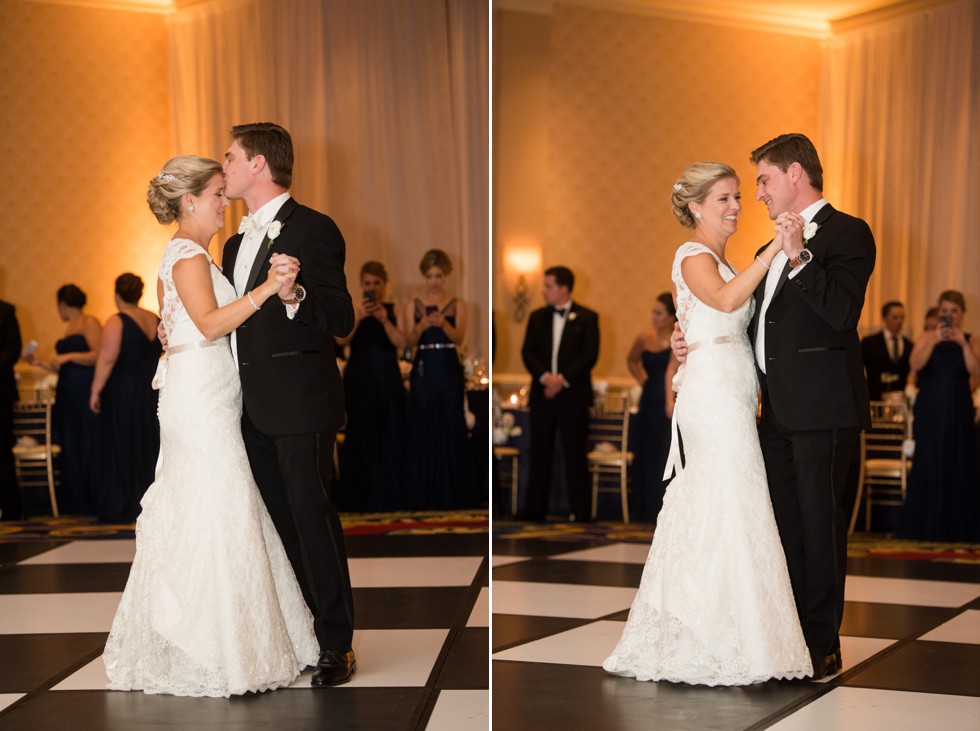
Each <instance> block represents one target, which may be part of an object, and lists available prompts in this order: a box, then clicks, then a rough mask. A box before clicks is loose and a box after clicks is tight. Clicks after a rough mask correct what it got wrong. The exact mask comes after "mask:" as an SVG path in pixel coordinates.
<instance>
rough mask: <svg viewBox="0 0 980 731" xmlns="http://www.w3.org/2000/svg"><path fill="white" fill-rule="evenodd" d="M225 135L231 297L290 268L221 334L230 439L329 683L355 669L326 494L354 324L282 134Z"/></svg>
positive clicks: (226, 262) (332, 237) (272, 130)
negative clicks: (230, 392) (279, 288)
mask: <svg viewBox="0 0 980 731" xmlns="http://www.w3.org/2000/svg"><path fill="white" fill-rule="evenodd" d="M231 135H232V142H231V145H230V146H229V148H228V150H227V152H226V153H225V163H224V174H225V195H226V196H227V197H228V198H232V199H241V200H244V201H245V203H246V205H247V206H248V210H249V214H248V215H247V216H245V218H244V219H242V223H241V227H240V228H239V231H238V234H237V235H235V236H232V237H231V238H230V239H229V240H228V242H227V243H226V244H225V248H224V255H223V261H222V264H223V271H224V274H225V276H226V277H228V279H229V280H230V281H231V283H232V284H233V285H234V286H235V289H236V290H237V292H238V294H239V296H241V295H242V294H243V293H245V292H247V291H249V290H250V289H251V288H252V285H253V283H254V282H256V281H261V280H262V279H264V278H265V276H266V273H267V271H268V269H269V258H270V253H271V252H278V253H282V254H287V255H289V256H292V257H294V258H296V259H298V260H299V262H300V267H301V271H300V274H299V276H298V277H297V279H296V283H297V286H296V287H295V288H294V289H293V292H292V296H291V297H290V299H288V300H280V302H276V301H275V300H270V301H269V302H266V303H265V304H264V305H263V306H262V307H261V308H259V310H258V312H256V313H255V315H253V316H252V317H251V318H250V319H249V320H248V322H246V323H245V324H243V325H241V326H240V327H239V328H238V329H237V330H236V331H235V332H234V333H233V334H232V341H231V342H232V349H233V352H234V354H235V358H236V362H237V365H238V370H239V373H240V375H241V382H242V397H243V408H242V434H243V436H244V440H245V448H246V450H247V452H248V458H249V462H250V463H251V467H252V472H253V474H254V475H255V481H256V483H257V484H258V487H259V491H260V492H261V494H262V498H263V500H264V501H265V504H266V506H267V507H268V509H269V514H270V515H271V517H272V520H273V522H274V523H275V525H276V529H277V530H278V531H279V535H280V537H281V538H282V542H283V546H284V547H285V549H286V554H287V555H288V556H289V560H290V563H291V564H292V566H293V570H294V571H295V573H296V578H297V579H298V580H299V584H300V586H301V587H302V590H303V595H304V597H305V598H306V602H307V604H308V605H309V607H310V611H311V612H312V613H313V628H314V631H315V632H316V636H317V640H318V641H319V643H320V657H319V661H318V663H317V667H316V669H315V670H314V672H313V678H312V685H313V686H314V687H323V686H330V685H339V684H341V683H346V682H347V681H348V680H350V678H351V676H352V675H353V673H354V672H355V670H356V661H355V658H354V652H353V650H352V649H351V640H352V638H353V632H354V604H353V597H352V593H351V585H350V574H349V571H348V567H347V554H346V551H345V548H344V534H343V529H342V528H341V524H340V518H339V516H338V514H337V509H336V507H335V506H334V504H333V502H332V501H331V498H330V486H331V475H332V464H333V444H334V439H335V437H336V433H337V429H338V428H340V427H341V426H343V425H344V421H345V413H344V390H343V386H342V385H341V380H340V373H339V372H338V370H337V362H336V352H335V350H334V337H335V336H337V337H343V336H345V335H347V334H348V333H349V332H350V331H351V329H352V328H353V325H354V309H353V305H352V303H351V298H350V295H349V293H348V291H347V281H346V278H345V276H344V259H345V256H346V253H345V244H344V238H343V236H342V235H341V233H340V230H339V229H338V228H337V225H336V224H335V223H334V222H333V221H332V220H331V219H330V218H329V217H327V216H325V215H323V214H322V213H319V212H317V211H314V210H312V209H310V208H307V207H306V206H302V205H300V204H298V203H297V202H296V201H295V200H294V199H293V198H292V197H290V194H289V186H290V183H291V179H292V167H293V146H292V139H291V138H290V136H289V133H288V132H287V131H286V130H285V129H283V128H282V127H280V126H278V125H275V124H269V123H259V124H245V125H239V126H236V127H234V128H233V129H232V131H231Z"/></svg>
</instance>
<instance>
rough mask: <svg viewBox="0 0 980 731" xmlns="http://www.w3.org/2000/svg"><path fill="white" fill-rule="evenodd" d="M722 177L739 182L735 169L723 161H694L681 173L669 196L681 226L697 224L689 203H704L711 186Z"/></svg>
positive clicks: (691, 226)
mask: <svg viewBox="0 0 980 731" xmlns="http://www.w3.org/2000/svg"><path fill="white" fill-rule="evenodd" d="M724 178H735V182H736V183H737V182H739V181H738V175H737V174H736V173H735V169H734V168H732V166H731V165H726V164H725V163H723V162H696V163H694V164H693V165H691V166H690V167H689V168H688V169H687V170H685V171H684V172H683V173H681V176H680V177H679V178H678V179H677V182H676V183H674V193H673V195H671V197H670V203H671V210H672V211H673V212H674V215H675V216H676V217H677V220H678V221H680V224H681V226H684V227H685V228H695V227H696V226H697V221H695V219H694V214H693V213H692V212H691V207H690V204H691V203H704V199H705V198H707V197H708V191H709V190H711V186H712V185H714V184H715V183H717V182H718V181H719V180H722V179H724Z"/></svg>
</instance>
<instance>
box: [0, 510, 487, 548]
mask: <svg viewBox="0 0 980 731" xmlns="http://www.w3.org/2000/svg"><path fill="white" fill-rule="evenodd" d="M341 520H342V522H343V524H344V534H345V535H349V536H367V535H383V534H387V535H438V534H457V535H458V534H472V533H487V532H488V531H489V525H490V520H489V517H488V514H487V511H486V510H466V511H455V512H449V511H424V512H401V513H361V514H348V515H342V516H341ZM135 536H136V532H135V525H134V524H122V525H117V524H111V523H100V522H99V521H98V520H96V519H95V518H87V517H72V518H38V519H35V520H19V521H8V522H2V523H0V543H15V542H26V541H51V540H73V541H75V540H84V539H86V538H129V539H132V538H134V537H135Z"/></svg>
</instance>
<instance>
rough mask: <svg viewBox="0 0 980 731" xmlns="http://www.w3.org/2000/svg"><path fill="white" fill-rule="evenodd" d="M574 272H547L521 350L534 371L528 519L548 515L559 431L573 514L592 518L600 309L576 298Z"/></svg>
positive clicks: (559, 268) (525, 515) (579, 519)
mask: <svg viewBox="0 0 980 731" xmlns="http://www.w3.org/2000/svg"><path fill="white" fill-rule="evenodd" d="M574 287H575V275H574V274H573V273H572V270H571V269H568V268H567V267H563V266H556V267H551V268H550V269H547V270H545V273H544V289H543V293H544V301H545V302H546V303H547V306H546V307H542V308H540V309H537V310H535V311H534V312H532V313H531V315H530V317H529V318H528V321H527V333H526V334H525V336H524V346H523V348H522V349H521V356H522V358H523V359H524V366H525V367H526V368H527V370H528V371H529V372H530V374H531V396H530V407H531V472H530V481H529V482H528V490H527V496H526V498H525V501H524V513H523V514H522V515H521V516H520V517H521V518H522V519H524V520H531V521H540V520H544V518H545V515H546V513H547V511H548V498H549V496H550V494H551V465H552V461H553V460H554V447H555V434H556V433H557V434H558V436H559V437H560V438H561V446H562V452H563V454H564V457H565V482H566V484H567V486H568V502H569V506H570V507H571V510H572V519H573V520H574V521H576V522H590V521H591V520H592V493H591V490H590V489H589V465H588V459H587V457H586V454H587V449H586V440H587V437H588V431H589V406H590V405H591V404H592V368H593V367H594V366H595V364H596V361H597V360H598V359H599V315H597V314H596V313H595V312H594V311H592V310H590V309H589V308H587V307H583V306H582V305H580V304H578V303H577V302H572V290H573V289H574Z"/></svg>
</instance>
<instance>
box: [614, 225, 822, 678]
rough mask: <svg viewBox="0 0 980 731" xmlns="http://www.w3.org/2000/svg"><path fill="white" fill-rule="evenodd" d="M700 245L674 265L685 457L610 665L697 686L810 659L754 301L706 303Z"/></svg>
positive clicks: (794, 672) (769, 673)
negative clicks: (768, 449)
mask: <svg viewBox="0 0 980 731" xmlns="http://www.w3.org/2000/svg"><path fill="white" fill-rule="evenodd" d="M702 253H711V252H710V250H709V249H708V248H707V247H705V246H703V245H702V244H697V243H693V242H690V243H686V244H684V245H682V246H681V247H680V249H678V251H677V255H676V257H675V259H674V265H673V269H672V273H671V276H672V279H673V281H674V283H675V285H676V287H677V316H678V320H679V322H680V324H681V327H682V329H683V331H684V334H685V338H686V340H687V342H688V356H687V362H686V363H685V365H684V366H683V367H682V373H681V374H680V378H681V380H682V385H681V387H680V391H679V392H678V394H677V401H676V405H675V411H674V416H675V418H676V420H677V425H678V428H679V430H680V433H681V435H682V437H683V440H684V453H685V457H686V463H685V466H684V468H683V469H681V470H679V472H678V474H677V475H676V476H675V477H674V479H673V480H672V481H671V483H670V485H669V486H668V487H667V492H666V496H665V499H664V506H663V509H662V510H661V512H660V516H659V517H658V519H657V529H656V531H655V532H654V536H653V544H652V545H651V547H650V553H649V555H648V556H647V560H646V565H645V566H644V568H643V576H642V579H641V581H640V588H639V591H638V592H637V595H636V598H635V600H634V601H633V606H632V608H631V609H630V614H629V619H628V620H627V622H626V628H625V629H624V631H623V635H622V637H621V638H620V640H619V643H618V644H617V645H616V648H615V649H614V650H613V653H612V655H611V656H610V657H609V658H607V659H606V661H605V662H604V663H603V667H604V668H605V669H606V670H607V671H608V672H610V673H614V674H617V675H625V676H629V677H634V678H636V679H637V680H668V681H674V682H682V683H691V684H701V685H747V684H750V683H757V682H762V681H765V680H769V679H770V678H802V677H806V676H808V675H810V674H811V673H812V667H811V664H810V655H809V651H808V650H807V647H806V644H805V642H804V640H803V633H802V630H801V629H800V623H799V619H798V617H797V612H796V605H795V603H794V601H793V593H792V588H791V585H790V580H789V574H788V572H787V569H786V560H785V558H784V555H783V549H782V545H781V543H780V540H779V534H778V531H777V528H776V522H775V518H774V517H773V512H772V504H771V502H770V499H769V489H768V485H767V482H766V471H765V465H764V464H763V461H762V452H761V449H760V447H759V438H758V432H757V431H756V420H755V418H756V410H757V406H758V380H757V378H756V372H755V355H754V352H753V349H752V346H751V344H750V343H749V339H748V336H747V335H746V328H747V326H748V323H749V320H750V319H751V316H752V312H753V308H754V306H755V303H754V300H753V299H752V298H750V299H749V300H748V301H747V302H746V303H745V304H744V305H742V306H741V307H740V308H739V309H738V310H736V311H735V312H732V313H723V312H719V311H717V310H713V309H711V308H710V307H708V306H707V305H705V304H704V303H703V302H700V301H699V300H698V299H697V298H696V297H695V296H694V295H693V293H692V292H691V291H690V290H689V289H688V288H687V285H686V284H685V282H684V279H683V277H682V275H681V262H682V261H683V260H684V259H685V258H686V257H688V256H692V255H695V254H702ZM712 256H714V255H713V254H712ZM715 259H716V260H717V257H715ZM718 271H719V274H721V276H722V278H723V279H725V281H729V280H731V279H732V278H733V277H734V276H735V275H734V273H733V272H732V271H731V270H730V269H729V268H728V267H727V266H725V265H724V264H722V263H721V262H720V261H719V262H718ZM678 466H679V465H678Z"/></svg>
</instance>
